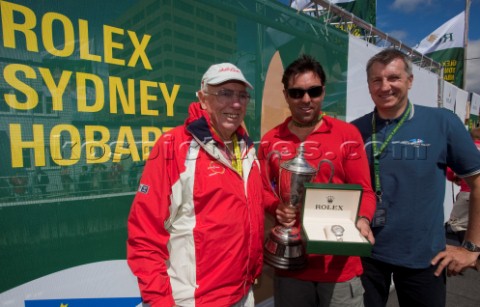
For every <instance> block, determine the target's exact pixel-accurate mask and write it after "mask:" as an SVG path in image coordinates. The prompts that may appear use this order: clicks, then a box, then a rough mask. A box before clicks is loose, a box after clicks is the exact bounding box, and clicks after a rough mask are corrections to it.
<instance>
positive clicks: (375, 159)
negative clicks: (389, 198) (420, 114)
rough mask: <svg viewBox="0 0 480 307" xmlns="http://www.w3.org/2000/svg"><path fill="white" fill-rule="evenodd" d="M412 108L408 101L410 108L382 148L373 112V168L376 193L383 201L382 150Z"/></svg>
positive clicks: (380, 200) (379, 199)
mask: <svg viewBox="0 0 480 307" xmlns="http://www.w3.org/2000/svg"><path fill="white" fill-rule="evenodd" d="M411 109H412V105H411V104H410V102H408V108H407V111H406V112H405V114H403V116H402V118H401V119H400V121H399V122H398V123H397V125H396V126H395V127H394V128H393V130H392V132H390V134H389V135H388V136H387V138H386V139H385V141H384V142H383V144H382V146H381V147H380V149H377V136H376V133H377V129H376V121H375V114H373V119H372V146H373V170H374V175H375V194H376V195H377V198H378V201H379V202H382V187H381V184H380V155H381V154H382V152H383V151H384V150H385V148H387V146H388V144H389V143H390V141H391V140H392V138H393V136H394V135H395V134H396V133H397V131H398V129H400V127H401V126H402V125H403V123H404V122H405V120H406V119H407V117H408V116H409V115H410V110H411Z"/></svg>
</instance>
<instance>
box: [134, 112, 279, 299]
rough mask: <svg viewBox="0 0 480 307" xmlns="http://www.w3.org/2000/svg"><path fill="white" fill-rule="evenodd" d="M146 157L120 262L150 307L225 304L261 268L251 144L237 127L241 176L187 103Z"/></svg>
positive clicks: (259, 200) (261, 192)
mask: <svg viewBox="0 0 480 307" xmlns="http://www.w3.org/2000/svg"><path fill="white" fill-rule="evenodd" d="M190 115H191V117H190V118H189V119H188V120H187V121H186V123H185V125H183V126H180V127H177V128H175V129H173V130H170V131H169V132H168V133H165V134H164V135H162V136H161V138H160V139H159V140H158V141H157V143H156V144H155V146H154V148H153V150H152V152H151V153H150V156H149V159H148V161H147V163H146V166H145V169H144V172H143V175H142V178H141V180H140V187H139V190H138V192H137V195H136V196H135V199H134V202H133V205H132V208H131V212H130V215H129V218H128V241H127V260H128V264H129V266H130V268H131V269H132V271H133V273H134V274H135V275H136V276H137V277H138V282H139V287H140V291H141V296H142V299H143V301H144V302H146V303H149V304H150V305H151V306H161V307H168V306H173V305H175V304H177V305H180V306H215V307H217V306H231V305H232V304H234V303H236V302H238V301H239V300H240V299H241V298H242V297H243V296H244V295H246V294H247V292H248V290H249V289H250V287H251V286H252V284H253V282H254V280H255V278H257V277H258V276H259V275H260V273H261V271H262V262H263V253H262V252H263V232H264V213H263V212H264V204H275V202H276V199H275V198H274V197H273V196H272V194H268V193H266V190H265V189H264V186H263V184H262V178H261V175H260V169H259V164H258V161H257V160H256V158H255V149H254V148H253V144H252V142H251V141H250V139H249V138H248V136H247V135H246V133H245V131H244V130H243V129H242V128H241V127H240V128H239V129H238V130H237V136H238V139H239V141H240V140H241V141H242V142H243V146H242V157H243V159H242V162H243V164H242V165H243V178H242V177H241V176H240V174H239V173H238V172H237V171H236V170H235V169H233V168H232V167H231V166H230V163H228V161H226V160H225V158H224V156H223V155H222V154H220V153H219V151H218V150H219V146H223V142H222V141H221V140H219V139H217V138H216V137H215V136H214V134H212V133H211V128H210V126H209V124H208V122H209V121H208V116H207V114H206V113H204V112H203V111H201V110H200V109H199V104H197V103H195V104H193V105H192V107H191V109H190Z"/></svg>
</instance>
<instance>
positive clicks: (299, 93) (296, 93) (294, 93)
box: [287, 85, 323, 99]
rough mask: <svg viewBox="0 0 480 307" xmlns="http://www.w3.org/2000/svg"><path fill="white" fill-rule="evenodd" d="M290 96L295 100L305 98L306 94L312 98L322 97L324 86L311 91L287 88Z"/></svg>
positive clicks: (315, 87)
mask: <svg viewBox="0 0 480 307" xmlns="http://www.w3.org/2000/svg"><path fill="white" fill-rule="evenodd" d="M287 93H288V96H290V97H291V98H294V99H299V98H303V96H305V93H308V96H310V97H311V98H317V97H320V96H321V95H322V93H323V86H322V85H319V86H314V87H311V88H309V89H306V90H304V89H303V88H287Z"/></svg>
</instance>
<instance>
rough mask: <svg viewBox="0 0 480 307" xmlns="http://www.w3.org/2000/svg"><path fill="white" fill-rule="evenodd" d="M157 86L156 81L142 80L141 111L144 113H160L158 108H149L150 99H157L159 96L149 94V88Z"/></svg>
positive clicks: (155, 114) (154, 114)
mask: <svg viewBox="0 0 480 307" xmlns="http://www.w3.org/2000/svg"><path fill="white" fill-rule="evenodd" d="M156 86H157V83H156V82H152V81H145V80H140V113H141V114H142V115H153V116H157V115H158V110H150V109H149V108H148V102H149V101H155V100H157V96H155V95H149V94H148V88H150V87H156Z"/></svg>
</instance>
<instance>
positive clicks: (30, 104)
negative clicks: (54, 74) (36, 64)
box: [3, 64, 38, 110]
mask: <svg viewBox="0 0 480 307" xmlns="http://www.w3.org/2000/svg"><path fill="white" fill-rule="evenodd" d="M18 71H21V72H23V74H24V75H25V77H26V78H27V79H36V78H37V74H36V73H35V71H34V70H33V68H31V67H29V66H26V65H22V64H9V65H7V66H6V67H5V69H4V71H3V73H4V78H5V82H7V83H8V84H9V85H11V86H12V87H13V88H15V89H17V90H19V91H20V92H22V93H24V94H25V96H26V97H27V100H26V101H25V102H20V101H18V99H17V95H16V94H5V96H4V97H5V102H6V103H7V104H8V105H9V106H10V107H11V108H14V109H17V110H31V109H33V108H35V107H36V106H37V104H38V94H37V92H36V91H35V89H33V88H32V87H30V86H29V85H27V84H26V83H24V82H22V81H21V80H19V79H18V78H17V75H16V73H17V72H18Z"/></svg>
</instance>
